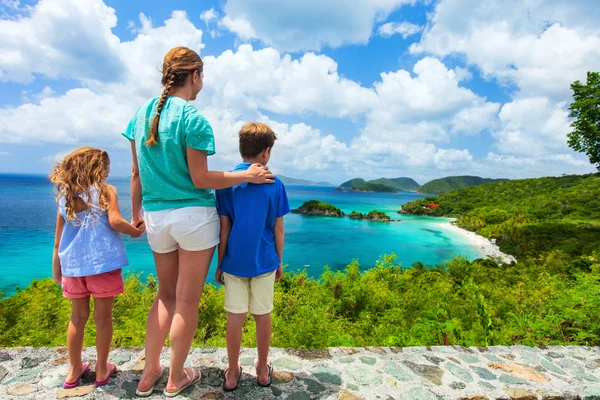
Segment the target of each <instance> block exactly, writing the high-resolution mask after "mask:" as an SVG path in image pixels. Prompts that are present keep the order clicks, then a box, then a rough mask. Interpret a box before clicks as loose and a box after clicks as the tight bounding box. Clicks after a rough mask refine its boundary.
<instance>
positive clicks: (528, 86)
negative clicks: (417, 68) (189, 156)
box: [411, 0, 600, 100]
mask: <svg viewBox="0 0 600 400" xmlns="http://www.w3.org/2000/svg"><path fill="white" fill-rule="evenodd" d="M592 15H595V18H593V17H592ZM599 15H600V6H599V5H598V3H597V2H595V1H580V2H572V1H568V0H550V1H540V0H506V1H496V0H483V1H480V0H441V1H440V2H439V3H438V4H437V5H436V8H435V12H434V13H433V14H432V17H431V25H430V27H429V28H428V29H426V31H425V32H424V33H423V36H422V40H421V42H420V43H418V44H414V45H413V46H412V47H411V51H412V52H413V53H420V52H426V53H432V54H435V55H438V56H446V55H450V54H459V55H463V54H464V55H465V56H466V59H467V62H468V63H470V64H473V65H476V66H477V67H479V68H480V70H481V71H482V73H483V75H484V76H485V77H488V78H496V79H498V80H500V81H501V82H509V83H512V84H515V85H516V86H517V87H518V88H519V95H520V96H523V97H534V96H546V97H550V98H552V99H554V100H561V99H565V98H566V97H567V96H569V95H570V88H569V85H570V84H571V82H573V81H575V80H576V79H584V78H585V73H586V72H587V71H588V70H598V69H600V30H598V25H597V20H598V19H597V17H598V16H599Z"/></svg>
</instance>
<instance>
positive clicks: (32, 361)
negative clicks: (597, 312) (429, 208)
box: [0, 346, 600, 400]
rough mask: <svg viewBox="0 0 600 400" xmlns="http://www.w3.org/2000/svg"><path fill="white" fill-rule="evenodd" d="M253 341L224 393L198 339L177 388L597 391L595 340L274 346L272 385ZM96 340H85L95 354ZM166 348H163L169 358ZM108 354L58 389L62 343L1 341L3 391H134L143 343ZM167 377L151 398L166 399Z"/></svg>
mask: <svg viewBox="0 0 600 400" xmlns="http://www.w3.org/2000/svg"><path fill="white" fill-rule="evenodd" d="M255 357H256V350H255V349H243V350H242V354H241V356H240V360H241V363H242V365H243V366H244V373H243V375H242V379H241V380H240V384H239V388H238V390H236V391H235V392H231V393H223V391H222V386H221V385H222V371H223V369H224V368H225V367H226V364H227V352H226V350H225V349H222V348H211V347H201V348H194V349H192V351H191V352H190V356H189V358H188V364H189V365H194V366H198V367H200V370H201V372H202V379H201V381H200V383H199V384H197V385H195V386H194V387H192V388H190V389H188V390H187V391H185V392H183V394H182V395H181V396H180V397H178V398H190V399H290V400H310V399H325V400H338V399H340V400H341V399H344V400H356V399H378V400H379V399H385V400H389V399H406V400H439V399H463V400H467V399H470V400H475V399H489V400H492V399H503V400H504V399H519V400H530V399H531V400H533V399H545V400H550V399H553V400H559V399H565V400H567V399H568V400H574V399H582V400H593V399H595V400H600V348H599V347H568V346H567V347H562V346H543V347H539V348H538V347H535V348H532V347H526V346H512V347H506V346H496V347H488V348H477V347H471V348H465V347H460V346H443V347H409V348H403V349H402V348H386V347H369V348H330V349H327V350H296V349H272V350H271V354H270V358H271V360H272V361H273V365H274V367H275V370H276V371H275V374H274V379H273V385H272V386H271V387H270V388H261V387H258V386H257V385H256V384H255V379H256V378H255V374H254V368H253V360H254V358H255ZM94 358H95V349H94V348H86V349H84V359H85V360H86V361H88V362H92V364H93V361H94ZM168 358H169V353H168V350H165V351H164V352H163V354H162V359H163V364H165V365H168ZM110 359H111V361H112V362H115V363H116V364H117V365H118V368H119V371H120V372H119V373H118V375H117V376H116V377H115V378H114V379H113V380H112V382H111V383H110V384H109V385H107V386H106V387H103V388H98V389H94V388H93V386H91V385H92V384H93V381H94V373H93V372H92V373H90V374H89V376H88V377H87V378H86V379H84V380H83V382H82V385H81V387H79V388H78V389H77V390H71V391H67V390H64V389H61V385H62V382H63V379H64V375H65V374H66V371H67V369H68V358H67V357H66V349H65V348H10V349H0V398H2V399H36V400H37V399H42V400H45V399H56V398H68V397H74V396H78V397H79V398H83V399H86V398H89V399H97V400H105V399H130V398H135V388H136V385H137V379H139V376H140V374H141V372H140V371H141V370H142V369H143V365H144V359H143V349H139V348H117V349H114V350H113V351H112V352H111V358H110ZM164 384H165V380H164V379H163V381H162V382H160V383H159V385H157V390H156V391H155V393H154V394H153V395H152V397H150V398H151V399H163V398H164V396H163V395H162V389H163V388H164Z"/></svg>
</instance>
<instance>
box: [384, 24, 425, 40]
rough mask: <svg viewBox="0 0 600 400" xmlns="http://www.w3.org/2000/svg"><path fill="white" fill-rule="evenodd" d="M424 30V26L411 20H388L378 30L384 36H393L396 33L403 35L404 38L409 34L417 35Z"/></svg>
mask: <svg viewBox="0 0 600 400" xmlns="http://www.w3.org/2000/svg"><path fill="white" fill-rule="evenodd" d="M422 30H423V27H422V26H419V25H415V24H412V23H410V22H388V23H386V24H383V25H381V26H380V27H379V29H378V30H377V32H378V33H379V35H380V36H383V37H387V38H389V37H392V36H394V35H398V34H399V35H402V37H403V38H404V39H406V38H407V37H409V36H412V35H416V34H417V33H419V32H421V31H422Z"/></svg>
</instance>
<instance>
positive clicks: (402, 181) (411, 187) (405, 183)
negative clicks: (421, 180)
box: [368, 178, 421, 192]
mask: <svg viewBox="0 0 600 400" xmlns="http://www.w3.org/2000/svg"><path fill="white" fill-rule="evenodd" d="M368 183H379V184H381V185H385V186H389V187H393V188H394V189H396V190H402V191H405V192H416V191H417V190H419V187H420V186H421V185H419V184H418V183H417V182H415V180H414V179H412V178H392V179H388V178H379V179H374V180H372V181H369V182H368Z"/></svg>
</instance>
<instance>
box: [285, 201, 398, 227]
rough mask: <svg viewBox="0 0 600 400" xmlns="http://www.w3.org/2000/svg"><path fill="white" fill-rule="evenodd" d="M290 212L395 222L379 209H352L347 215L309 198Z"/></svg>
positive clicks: (331, 206)
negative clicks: (365, 211) (358, 210)
mask: <svg viewBox="0 0 600 400" xmlns="http://www.w3.org/2000/svg"><path fill="white" fill-rule="evenodd" d="M292 214H304V215H317V216H323V217H338V218H340V217H346V216H347V217H349V218H350V219H364V220H366V221H374V222H395V220H392V219H391V218H390V217H389V216H388V215H387V214H386V213H383V212H381V211H377V210H373V211H370V212H369V213H368V214H363V213H359V212H356V211H352V213H350V214H349V215H346V214H344V212H343V211H342V210H340V209H339V208H337V207H335V206H333V205H331V204H327V203H323V202H322V201H320V200H310V201H307V202H306V203H304V204H302V206H300V207H299V208H296V209H295V210H292Z"/></svg>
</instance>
